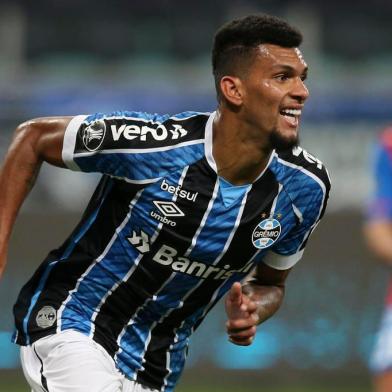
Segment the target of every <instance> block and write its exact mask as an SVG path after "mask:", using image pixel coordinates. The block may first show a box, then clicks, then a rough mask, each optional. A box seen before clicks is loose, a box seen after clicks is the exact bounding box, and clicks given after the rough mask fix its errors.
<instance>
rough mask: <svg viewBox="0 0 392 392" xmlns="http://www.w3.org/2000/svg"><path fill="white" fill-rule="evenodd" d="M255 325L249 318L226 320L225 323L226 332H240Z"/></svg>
mask: <svg viewBox="0 0 392 392" xmlns="http://www.w3.org/2000/svg"><path fill="white" fill-rule="evenodd" d="M256 325H257V323H256V322H255V320H254V319H253V318H251V317H249V318H246V319H235V320H228V321H227V322H226V330H227V331H241V330H243V329H246V328H251V327H255V326H256Z"/></svg>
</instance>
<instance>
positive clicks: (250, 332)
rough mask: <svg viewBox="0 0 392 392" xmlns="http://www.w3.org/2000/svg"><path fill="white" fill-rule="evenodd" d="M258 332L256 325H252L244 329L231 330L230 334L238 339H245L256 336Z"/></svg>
mask: <svg viewBox="0 0 392 392" xmlns="http://www.w3.org/2000/svg"><path fill="white" fill-rule="evenodd" d="M255 334H256V327H255V326H253V327H250V328H246V329H243V330H241V331H230V332H229V333H228V335H229V336H230V337H232V338H236V339H237V338H238V339H245V338H250V337H252V336H255Z"/></svg>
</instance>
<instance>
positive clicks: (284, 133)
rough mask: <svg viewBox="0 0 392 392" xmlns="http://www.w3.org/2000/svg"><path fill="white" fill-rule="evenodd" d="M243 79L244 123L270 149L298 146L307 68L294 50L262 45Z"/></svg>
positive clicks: (306, 93)
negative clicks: (262, 137) (265, 141)
mask: <svg viewBox="0 0 392 392" xmlns="http://www.w3.org/2000/svg"><path fill="white" fill-rule="evenodd" d="M258 51H259V53H258V55H257V56H256V58H255V60H254V61H253V63H252V65H251V66H250V68H249V70H248V72H247V74H246V76H245V77H244V78H242V79H241V86H242V89H243V100H242V105H241V109H242V114H243V116H244V120H245V121H246V122H248V123H250V124H251V125H252V127H251V129H252V128H253V129H255V134H254V137H255V138H259V139H260V130H261V131H262V132H263V134H264V135H266V136H267V138H268V141H269V145H270V147H272V148H278V149H280V148H288V147H292V146H295V145H296V144H298V127H299V121H300V117H301V113H302V108H303V106H304V102H305V100H306V99H307V97H308V95H309V92H308V90H307V88H306V86H305V83H304V81H305V79H306V74H307V65H306V63H305V61H304V60H303V57H302V54H301V52H300V51H299V49H298V48H283V47H281V46H277V45H272V44H264V45H260V46H259V48H258Z"/></svg>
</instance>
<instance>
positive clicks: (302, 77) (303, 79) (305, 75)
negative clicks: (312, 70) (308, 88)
mask: <svg viewBox="0 0 392 392" xmlns="http://www.w3.org/2000/svg"><path fill="white" fill-rule="evenodd" d="M307 77H308V74H303V75H302V76H301V80H302V81H303V82H304V81H305V80H306V79H307Z"/></svg>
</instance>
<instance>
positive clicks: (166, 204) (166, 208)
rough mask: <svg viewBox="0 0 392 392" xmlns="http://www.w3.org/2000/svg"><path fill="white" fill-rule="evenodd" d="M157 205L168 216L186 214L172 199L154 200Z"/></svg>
mask: <svg viewBox="0 0 392 392" xmlns="http://www.w3.org/2000/svg"><path fill="white" fill-rule="evenodd" d="M153 203H154V204H155V207H157V208H158V210H159V211H160V212H161V213H162V214H163V215H164V216H166V217H168V218H171V217H175V216H185V214H184V213H183V212H182V211H181V210H180V209H179V208H178V207H177V206H176V204H175V203H173V202H172V201H155V200H154V201H153Z"/></svg>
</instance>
